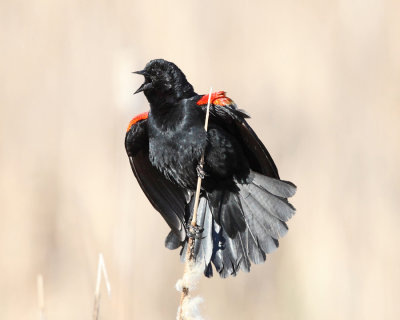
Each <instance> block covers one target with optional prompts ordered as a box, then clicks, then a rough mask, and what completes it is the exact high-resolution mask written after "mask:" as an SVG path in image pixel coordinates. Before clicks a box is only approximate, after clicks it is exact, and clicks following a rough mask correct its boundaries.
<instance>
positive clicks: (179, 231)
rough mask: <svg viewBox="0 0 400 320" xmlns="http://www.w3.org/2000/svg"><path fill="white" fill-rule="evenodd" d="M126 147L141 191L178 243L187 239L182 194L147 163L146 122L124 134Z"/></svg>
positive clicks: (134, 126) (183, 195) (141, 122)
mask: <svg viewBox="0 0 400 320" xmlns="http://www.w3.org/2000/svg"><path fill="white" fill-rule="evenodd" d="M125 148H126V151H127V153H128V156H129V162H130V164H131V167H132V171H133V173H134V175H135V177H136V179H137V181H138V182H139V185H140V187H141V188H142V190H143V192H144V193H145V195H146V196H147V198H148V199H149V201H150V202H151V204H152V205H153V207H154V208H155V209H156V210H157V211H158V212H160V214H161V215H162V217H163V218H164V220H165V221H166V222H167V224H168V225H169V226H170V228H171V230H172V231H173V232H174V233H175V234H176V235H177V236H178V238H179V240H180V241H183V240H184V239H185V237H186V230H185V227H184V223H185V217H184V216H185V207H186V197H185V191H184V190H183V189H182V188H181V187H179V186H177V185H175V184H174V183H172V182H171V181H169V180H167V179H166V178H165V177H164V176H163V175H162V174H161V173H160V172H159V171H158V170H157V169H156V168H155V167H154V166H153V165H152V164H151V162H150V160H149V151H148V150H149V149H148V135H147V119H143V120H140V121H139V122H137V123H135V124H134V125H133V126H132V127H131V128H130V129H129V130H128V132H127V134H126V138H125Z"/></svg>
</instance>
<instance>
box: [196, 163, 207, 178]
mask: <svg viewBox="0 0 400 320" xmlns="http://www.w3.org/2000/svg"><path fill="white" fill-rule="evenodd" d="M196 172H197V176H198V177H199V178H200V179H201V180H203V179H204V178H205V176H206V175H207V173H206V172H205V171H204V169H203V167H202V166H201V165H199V164H198V165H197V167H196Z"/></svg>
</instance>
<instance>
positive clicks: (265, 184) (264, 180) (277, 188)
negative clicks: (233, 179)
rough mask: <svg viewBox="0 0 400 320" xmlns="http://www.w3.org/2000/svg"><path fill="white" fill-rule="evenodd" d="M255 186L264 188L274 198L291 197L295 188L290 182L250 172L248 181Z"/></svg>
mask: <svg viewBox="0 0 400 320" xmlns="http://www.w3.org/2000/svg"><path fill="white" fill-rule="evenodd" d="M248 180H250V181H251V182H252V183H254V184H255V185H257V186H259V187H262V188H264V189H265V190H267V191H268V192H270V193H272V194H273V195H275V196H278V197H282V198H290V197H293V196H294V194H295V193H296V189H297V187H296V186H295V185H294V184H293V183H292V182H290V181H285V180H278V179H274V178H271V177H267V176H264V175H262V174H260V173H257V172H254V171H251V172H250V175H249V179H248Z"/></svg>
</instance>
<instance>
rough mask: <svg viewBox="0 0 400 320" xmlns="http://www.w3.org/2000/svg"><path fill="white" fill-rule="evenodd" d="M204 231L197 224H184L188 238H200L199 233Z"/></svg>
mask: <svg viewBox="0 0 400 320" xmlns="http://www.w3.org/2000/svg"><path fill="white" fill-rule="evenodd" d="M203 231H204V228H202V227H200V226H198V225H197V224H196V225H195V226H193V225H192V224H191V223H188V225H187V226H186V233H187V236H188V238H192V239H200V236H201V233H202V232H203Z"/></svg>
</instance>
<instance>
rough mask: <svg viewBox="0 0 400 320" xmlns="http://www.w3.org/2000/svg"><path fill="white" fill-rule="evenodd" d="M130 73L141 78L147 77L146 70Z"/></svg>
mask: <svg viewBox="0 0 400 320" xmlns="http://www.w3.org/2000/svg"><path fill="white" fill-rule="evenodd" d="M132 73H136V74H140V75H142V76H147V72H146V70H140V71H133V72H132Z"/></svg>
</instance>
